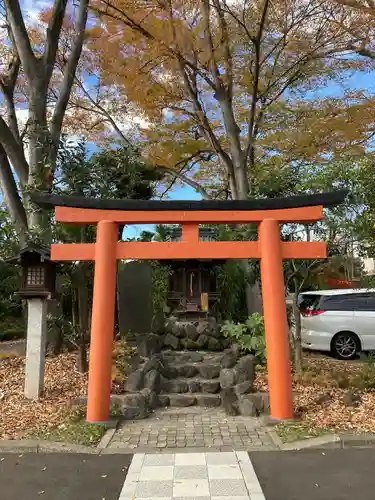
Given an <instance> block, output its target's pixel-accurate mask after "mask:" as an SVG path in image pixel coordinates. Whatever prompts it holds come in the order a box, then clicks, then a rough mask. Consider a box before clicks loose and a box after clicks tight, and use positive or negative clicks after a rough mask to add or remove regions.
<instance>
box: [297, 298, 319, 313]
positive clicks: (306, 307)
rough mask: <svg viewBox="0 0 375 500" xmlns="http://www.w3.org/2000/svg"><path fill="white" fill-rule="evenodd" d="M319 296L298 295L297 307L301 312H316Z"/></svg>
mask: <svg viewBox="0 0 375 500" xmlns="http://www.w3.org/2000/svg"><path fill="white" fill-rule="evenodd" d="M320 299H321V295H316V294H313V295H305V294H304V295H300V296H299V297H298V305H299V308H300V310H302V311H316V310H317V309H318V307H319V302H320Z"/></svg>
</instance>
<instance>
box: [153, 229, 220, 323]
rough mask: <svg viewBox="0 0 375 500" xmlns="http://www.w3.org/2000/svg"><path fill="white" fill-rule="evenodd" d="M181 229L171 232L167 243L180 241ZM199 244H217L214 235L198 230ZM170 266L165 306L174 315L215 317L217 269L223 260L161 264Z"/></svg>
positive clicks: (170, 261) (217, 295)
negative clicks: (170, 271) (206, 242)
mask: <svg viewBox="0 0 375 500" xmlns="http://www.w3.org/2000/svg"><path fill="white" fill-rule="evenodd" d="M181 236H182V231H181V228H176V229H174V230H173V231H172V233H171V236H170V241H181ZM199 239H200V241H216V232H215V231H214V230H212V229H209V228H199ZM162 262H164V263H165V264H167V265H169V266H170V267H171V269H172V274H171V276H170V279H169V292H168V303H167V305H168V307H169V308H170V309H171V312H172V313H173V314H177V315H180V316H181V315H182V316H195V315H201V314H208V315H214V316H215V315H216V314H217V310H218V305H219V300H220V294H219V292H218V289H217V282H216V272H215V268H217V266H220V265H223V264H224V263H225V261H224V260H223V261H218V260H213V259H181V260H175V259H174V260H168V261H162Z"/></svg>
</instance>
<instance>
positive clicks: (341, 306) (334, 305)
mask: <svg viewBox="0 0 375 500" xmlns="http://www.w3.org/2000/svg"><path fill="white" fill-rule="evenodd" d="M321 308H322V309H323V310H324V311H375V295H374V294H373V293H351V294H343V295H332V296H328V297H324V298H323V301H322V304H321Z"/></svg>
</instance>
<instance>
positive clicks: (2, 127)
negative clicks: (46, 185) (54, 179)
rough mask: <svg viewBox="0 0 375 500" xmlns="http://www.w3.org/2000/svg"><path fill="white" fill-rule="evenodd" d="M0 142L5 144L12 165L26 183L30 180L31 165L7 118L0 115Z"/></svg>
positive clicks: (20, 178) (22, 181)
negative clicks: (6, 120)
mask: <svg viewBox="0 0 375 500" xmlns="http://www.w3.org/2000/svg"><path fill="white" fill-rule="evenodd" d="M0 143H1V144H2V145H3V147H4V150H5V151H6V154H7V155H8V158H9V160H10V162H11V163H12V167H13V168H14V170H15V172H16V174H17V176H18V178H19V180H20V182H21V183H22V184H26V183H27V180H28V172H29V165H28V163H27V161H26V158H25V155H24V152H23V149H22V148H21V147H20V145H19V143H18V142H17V140H16V139H15V137H14V135H13V134H12V132H11V130H10V128H9V127H8V125H7V124H6V123H5V120H4V119H3V118H2V117H1V116H0Z"/></svg>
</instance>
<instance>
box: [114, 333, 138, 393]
mask: <svg viewBox="0 0 375 500" xmlns="http://www.w3.org/2000/svg"><path fill="white" fill-rule="evenodd" d="M136 353H137V349H136V348H135V347H130V346H129V344H128V343H127V341H126V339H121V340H119V341H118V342H116V345H115V349H114V352H113V358H114V366H113V369H112V380H113V381H114V382H116V384H117V385H118V390H120V389H123V386H124V384H125V382H126V380H127V378H128V374H129V372H130V368H131V360H132V358H133V356H135V355H136Z"/></svg>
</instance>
